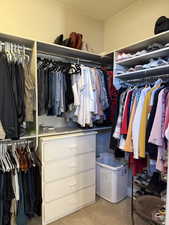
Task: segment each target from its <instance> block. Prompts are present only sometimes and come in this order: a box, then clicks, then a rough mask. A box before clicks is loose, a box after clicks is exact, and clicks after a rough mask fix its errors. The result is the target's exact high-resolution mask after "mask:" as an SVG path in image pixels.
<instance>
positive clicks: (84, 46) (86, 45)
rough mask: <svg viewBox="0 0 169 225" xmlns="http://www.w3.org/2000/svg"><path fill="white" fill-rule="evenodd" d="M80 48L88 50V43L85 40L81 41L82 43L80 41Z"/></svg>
mask: <svg viewBox="0 0 169 225" xmlns="http://www.w3.org/2000/svg"><path fill="white" fill-rule="evenodd" d="M81 50H84V51H87V52H88V51H89V48H88V44H87V43H86V42H85V41H83V43H82V49H81Z"/></svg>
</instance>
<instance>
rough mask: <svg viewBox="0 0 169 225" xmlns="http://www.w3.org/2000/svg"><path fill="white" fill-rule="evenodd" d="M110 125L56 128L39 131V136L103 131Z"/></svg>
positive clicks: (108, 128) (109, 127)
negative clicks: (46, 131)
mask: <svg viewBox="0 0 169 225" xmlns="http://www.w3.org/2000/svg"><path fill="white" fill-rule="evenodd" d="M111 128H112V127H111V126H106V127H96V128H90V129H79V128H58V129H56V131H55V132H49V133H40V134H39V135H38V136H39V137H46V136H55V135H64V134H74V133H84V132H85V133H86V132H92V131H103V130H111Z"/></svg>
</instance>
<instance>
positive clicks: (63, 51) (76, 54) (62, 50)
mask: <svg viewBox="0 0 169 225" xmlns="http://www.w3.org/2000/svg"><path fill="white" fill-rule="evenodd" d="M37 50H38V52H44V53H50V54H54V55H58V56H67V57H72V58H74V59H77V60H78V59H79V60H80V59H83V60H88V61H93V62H98V63H106V64H112V58H111V57H108V56H101V55H100V54H96V53H91V52H87V51H82V50H78V49H74V48H70V47H65V46H61V45H57V44H52V43H51V44H50V43H45V42H39V41H38V42H37Z"/></svg>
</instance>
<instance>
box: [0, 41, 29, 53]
mask: <svg viewBox="0 0 169 225" xmlns="http://www.w3.org/2000/svg"><path fill="white" fill-rule="evenodd" d="M6 42H7V43H12V42H8V41H6ZM13 44H15V43H13ZM0 45H1V46H5V42H2V41H0ZM16 45H18V47H19V49H23V47H22V46H21V45H19V44H16ZM23 46H24V45H23ZM18 47H17V48H18ZM24 47H25V46H24ZM25 51H32V49H31V48H28V47H25Z"/></svg>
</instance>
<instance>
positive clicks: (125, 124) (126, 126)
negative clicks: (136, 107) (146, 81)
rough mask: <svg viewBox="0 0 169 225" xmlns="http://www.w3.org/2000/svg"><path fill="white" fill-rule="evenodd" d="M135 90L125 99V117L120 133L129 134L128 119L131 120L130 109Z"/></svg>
mask: <svg viewBox="0 0 169 225" xmlns="http://www.w3.org/2000/svg"><path fill="white" fill-rule="evenodd" d="M132 93H133V91H129V92H128V94H127V98H126V101H125V106H124V111H123V117H122V124H121V129H120V134H127V131H128V121H129V118H128V116H129V110H130V104H129V103H130V101H131V97H132Z"/></svg>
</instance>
